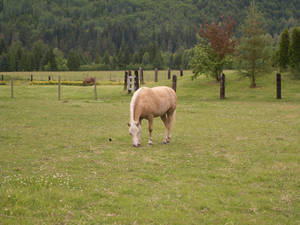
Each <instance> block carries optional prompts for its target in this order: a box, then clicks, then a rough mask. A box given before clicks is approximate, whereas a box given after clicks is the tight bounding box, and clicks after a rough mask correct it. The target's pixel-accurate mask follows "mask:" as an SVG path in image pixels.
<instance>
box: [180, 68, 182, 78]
mask: <svg viewBox="0 0 300 225" xmlns="http://www.w3.org/2000/svg"><path fill="white" fill-rule="evenodd" d="M180 76H181V77H182V76H183V70H182V69H180Z"/></svg>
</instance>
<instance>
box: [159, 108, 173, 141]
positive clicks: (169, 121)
mask: <svg viewBox="0 0 300 225" xmlns="http://www.w3.org/2000/svg"><path fill="white" fill-rule="evenodd" d="M160 118H161V120H162V121H163V122H164V124H165V127H166V137H165V139H164V141H163V144H167V143H170V140H171V135H170V133H171V128H172V125H173V121H174V111H173V112H168V113H167V114H165V115H163V116H161V117H160Z"/></svg>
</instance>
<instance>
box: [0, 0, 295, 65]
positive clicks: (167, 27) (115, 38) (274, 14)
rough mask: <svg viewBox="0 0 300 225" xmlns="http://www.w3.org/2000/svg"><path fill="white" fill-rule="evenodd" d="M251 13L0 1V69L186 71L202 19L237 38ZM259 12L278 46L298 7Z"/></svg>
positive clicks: (181, 0) (143, 0)
mask: <svg viewBox="0 0 300 225" xmlns="http://www.w3.org/2000/svg"><path fill="white" fill-rule="evenodd" d="M248 7H249V2H248V1H240V0H228V1H220V0H212V1H207V0H193V1H190V0H163V1H158V0H123V1H120V0H97V1H96V0H53V1H49V0H18V1H17V0H0V39H1V40H3V41H2V45H3V46H5V47H3V48H4V49H5V51H4V50H2V51H1V55H0V63H1V68H0V69H1V70H9V71H14V70H32V69H34V70H50V69H51V70H74V69H76V68H77V67H78V66H77V65H78V64H79V63H80V67H79V68H80V69H83V70H99V69H101V70H104V69H124V68H136V67H139V66H140V65H142V66H143V67H145V68H148V69H153V68H155V67H157V68H167V67H171V68H176V69H177V68H182V69H186V68H188V67H189V61H190V59H191V57H192V56H191V54H192V51H191V50H190V49H192V48H193V47H194V46H195V45H196V44H197V43H198V39H197V38H198V29H199V24H201V23H203V18H205V17H206V18H207V21H208V22H212V21H216V20H217V18H219V17H220V15H224V16H228V17H231V18H233V19H234V20H235V21H236V29H235V30H234V35H235V36H236V37H240V36H241V35H242V29H241V27H242V24H243V21H244V20H245V19H246V11H247V8H248ZM257 7H258V8H259V9H260V11H261V12H262V14H263V19H264V24H265V27H264V29H265V30H266V31H267V32H268V33H269V34H270V35H272V37H273V39H274V40H275V41H276V40H278V39H279V34H280V32H281V31H282V30H283V29H286V28H288V29H289V28H291V27H294V26H296V25H297V24H299V21H300V13H299V12H300V6H299V4H298V3H297V0H288V1H283V0H276V1H271V0H260V1H259V2H258V3H257ZM70 55H71V56H72V55H73V56H74V55H75V57H70ZM53 56H54V58H55V60H53ZM73 60H75V63H74V62H72V61H73ZM68 62H69V63H68ZM78 62H79V63H78ZM73 65H74V66H75V67H73Z"/></svg>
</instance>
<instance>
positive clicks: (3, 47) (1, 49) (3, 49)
mask: <svg viewBox="0 0 300 225" xmlns="http://www.w3.org/2000/svg"><path fill="white" fill-rule="evenodd" d="M7 49H8V47H7V44H6V43H5V40H4V39H3V38H1V39H0V55H2V54H3V53H7Z"/></svg>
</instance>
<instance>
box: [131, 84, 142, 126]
mask: <svg viewBox="0 0 300 225" xmlns="http://www.w3.org/2000/svg"><path fill="white" fill-rule="evenodd" d="M142 89H143V88H139V89H138V90H137V91H136V92H134V94H133V96H132V98H131V102H130V123H132V122H134V106H135V101H136V98H137V96H138V95H139V92H140V91H141V90H142Z"/></svg>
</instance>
